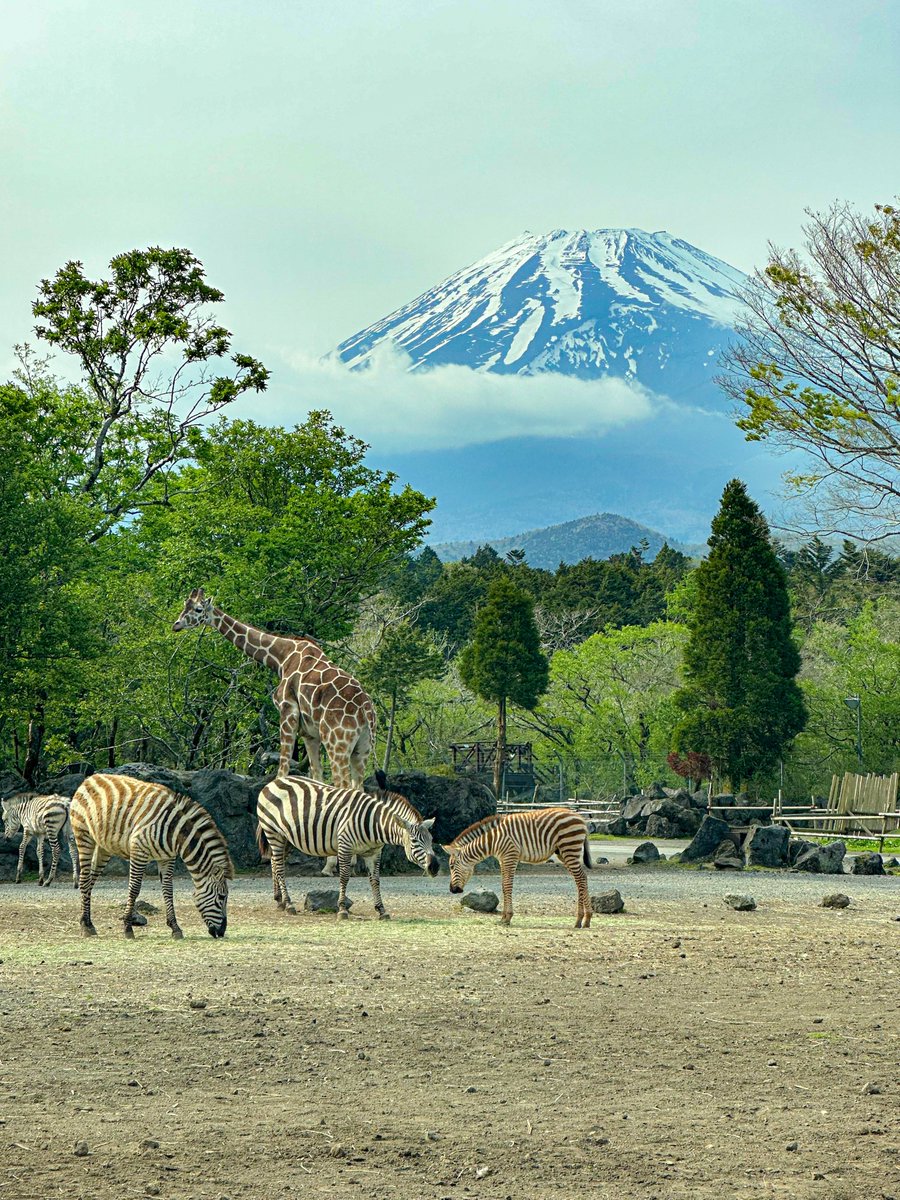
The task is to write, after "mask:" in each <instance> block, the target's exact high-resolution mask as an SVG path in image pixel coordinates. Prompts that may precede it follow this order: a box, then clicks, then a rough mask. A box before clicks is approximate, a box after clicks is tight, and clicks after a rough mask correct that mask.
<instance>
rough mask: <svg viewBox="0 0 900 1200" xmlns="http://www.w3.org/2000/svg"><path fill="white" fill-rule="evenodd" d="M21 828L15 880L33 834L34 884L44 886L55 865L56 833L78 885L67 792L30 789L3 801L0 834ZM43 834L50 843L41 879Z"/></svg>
mask: <svg viewBox="0 0 900 1200" xmlns="http://www.w3.org/2000/svg"><path fill="white" fill-rule="evenodd" d="M20 829H21V830H22V842H21V845H20V846H19V865H18V867H17V868H16V883H21V882H22V869H23V867H24V865H25V851H26V849H27V848H28V843H29V842H30V841H31V839H32V838H33V837H34V838H37V860H38V887H44V886H45V885H46V886H47V887H49V886H50V884H51V883H53V882H54V880H55V879H56V869H57V867H58V866H59V855H60V844H59V835H60V834H62V835H63V837H64V838H65V839H66V841H67V842H68V844H69V852H70V855H71V858H72V884H73V886H74V887H78V853H77V851H76V849H75V842H74V840H73V838H72V826H71V825H70V824H69V798H68V797H67V796H56V795H50V796H38V795H35V793H34V792H21V793H20V794H19V795H18V796H10V798H9V799H8V800H4V801H3V834H4V836H5V837H8V838H11V837H13V836H14V835H15V834H16V833H18V832H19V830H20ZM44 838H46V839H47V840H48V841H49V843H50V851H51V856H52V857H51V863H50V874H49V876H48V877H47V879H46V880H45V879H44Z"/></svg>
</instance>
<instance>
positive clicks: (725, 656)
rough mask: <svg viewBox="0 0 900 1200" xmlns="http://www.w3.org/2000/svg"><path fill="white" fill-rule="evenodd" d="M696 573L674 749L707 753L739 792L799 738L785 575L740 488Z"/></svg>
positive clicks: (736, 485)
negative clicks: (680, 717)
mask: <svg viewBox="0 0 900 1200" xmlns="http://www.w3.org/2000/svg"><path fill="white" fill-rule="evenodd" d="M709 547H710V551H709V557H708V558H707V559H706V561H705V562H703V563H701V565H700V566H699V567H698V568H697V571H696V580H697V596H696V606H695V608H694V612H693V615H692V618H691V621H690V626H689V628H690V638H689V641H688V644H687V646H686V647H685V652H684V676H685V686H684V687H683V688H681V689H680V690H679V691H678V693H677V694H676V696H675V702H676V704H677V706H678V708H679V709H680V710H681V712H682V713H683V716H682V719H681V721H680V722H679V724H678V727H677V729H676V731H675V736H674V749H676V750H679V751H681V752H685V751H697V752H699V753H706V754H708V755H709V756H710V758H711V759H712V762H713V764H714V765H715V767H716V769H717V772H718V773H719V775H720V776H722V777H724V778H726V779H728V780H730V781H731V782H732V783H733V784H734V785H735V786H740V785H741V784H742V783H744V782H745V781H750V780H753V779H754V778H755V777H758V776H760V775H762V774H764V773H765V772H766V771H768V770H770V769H771V768H772V767H773V766H774V765H775V763H776V762H777V760H778V758H779V757H780V756H781V755H782V754H783V753H784V750H785V748H786V747H787V746H788V745H789V744H790V743H791V741H792V740H793V738H794V737H795V736H796V735H797V734H798V733H799V732H800V730H801V729H802V728H803V726H804V724H805V720H806V713H805V709H804V705H803V699H802V696H801V693H800V689H799V687H798V685H797V683H796V676H797V673H798V671H799V668H800V656H799V653H798V650H797V647H796V645H795V644H794V640H793V637H792V633H791V613H790V604H789V599H788V590H787V581H786V577H785V573H784V570H783V568H782V567H781V565H780V564H779V562H778V560H777V558H776V555H775V552H774V549H773V547H772V545H771V542H770V539H769V531H768V527H767V525H766V522H765V519H764V518H763V516H762V513H761V512H760V511H759V509H758V507H757V506H756V505H755V504H754V503H753V501H752V500H751V499H750V497H749V496H748V495H747V492H746V490H745V488H744V485H743V484H742V483H741V482H740V481H739V480H732V481H731V483H729V484H728V485H727V487H726V488H725V491H724V492H723V495H722V503H721V507H720V509H719V512H718V514H717V515H716V517H715V518H714V520H713V524H712V536H711V537H710V540H709Z"/></svg>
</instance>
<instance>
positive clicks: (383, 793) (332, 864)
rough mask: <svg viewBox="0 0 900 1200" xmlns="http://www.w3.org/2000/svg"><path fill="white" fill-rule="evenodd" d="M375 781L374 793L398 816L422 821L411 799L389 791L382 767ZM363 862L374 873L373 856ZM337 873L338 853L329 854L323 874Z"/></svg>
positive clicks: (353, 857)
mask: <svg viewBox="0 0 900 1200" xmlns="http://www.w3.org/2000/svg"><path fill="white" fill-rule="evenodd" d="M375 782H376V783H377V785H378V790H377V791H376V792H375V793H374V795H376V796H378V798H379V799H380V800H384V801H385V802H386V803H388V804H390V805H391V807H393V809H394V811H395V812H396V813H397V815H398V816H400V817H403V818H405V819H406V820H407V821H421V820H422V814H421V813H420V812H419V810H418V809H417V808H415V807H414V806H413V804H412V803H411V802H410V801H409V800H407V799H406V797H405V796H401V795H400V793H399V792H390V791H388V785H387V775H385V773H384V771H382V770H381V769H380V768H379V769H378V770H377V771H376V772H375ZM356 857H357V856H356V855H355V854H354V855H351V858H350V866H351V867H354V866H356ZM363 862H364V863H365V864H366V871H367V873H368V874H369V875H371V874H372V864H373V859H372V856H371V855H366V856H364V857H363ZM337 873H338V860H337V855H336V854H329V855H328V857H327V858H326V859H325V866H324V867H323V868H322V871H321V874H322V875H325V876H328V877H332V876H335V875H337Z"/></svg>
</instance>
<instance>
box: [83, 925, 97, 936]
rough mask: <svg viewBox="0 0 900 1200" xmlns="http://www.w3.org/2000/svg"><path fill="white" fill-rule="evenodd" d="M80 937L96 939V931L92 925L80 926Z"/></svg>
mask: <svg viewBox="0 0 900 1200" xmlns="http://www.w3.org/2000/svg"><path fill="white" fill-rule="evenodd" d="M81 936H82V937H96V936H97V930H96V929H95V928H94V927H93V925H82V927H81Z"/></svg>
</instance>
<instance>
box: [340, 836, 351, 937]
mask: <svg viewBox="0 0 900 1200" xmlns="http://www.w3.org/2000/svg"><path fill="white" fill-rule="evenodd" d="M352 862H353V853H352V851H351V849H350V847H349V846H347V845H343V846H342V845H341V843H340V841H339V842H338V879H339V881H340V890H339V892H338V917H342V918H344V919H346V918H347V917H349V916H350V906H349V905H348V903H347V884H348V883H349V882H350V867H351V864H352Z"/></svg>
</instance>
